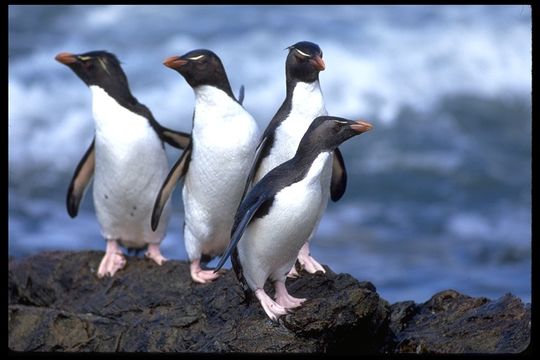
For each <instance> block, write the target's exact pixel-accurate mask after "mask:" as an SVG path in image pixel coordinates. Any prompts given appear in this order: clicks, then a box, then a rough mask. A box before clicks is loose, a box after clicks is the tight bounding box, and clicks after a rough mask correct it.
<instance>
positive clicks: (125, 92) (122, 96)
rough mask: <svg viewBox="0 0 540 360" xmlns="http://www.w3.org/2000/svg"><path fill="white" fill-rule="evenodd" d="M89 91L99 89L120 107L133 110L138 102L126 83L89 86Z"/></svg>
mask: <svg viewBox="0 0 540 360" xmlns="http://www.w3.org/2000/svg"><path fill="white" fill-rule="evenodd" d="M89 87H90V89H93V88H94V89H95V88H97V89H101V90H102V91H104V92H106V93H107V95H109V96H110V97H111V98H113V99H114V100H116V102H117V103H118V104H120V105H121V106H123V107H125V108H127V109H130V110H133V109H134V107H135V106H136V105H137V104H138V103H139V101H138V100H137V99H136V98H135V97H134V96H133V95H132V94H131V91H130V90H129V86H128V85H127V83H123V82H122V83H119V84H118V85H116V86H115V85H111V84H105V85H104V86H101V85H90V86H89Z"/></svg>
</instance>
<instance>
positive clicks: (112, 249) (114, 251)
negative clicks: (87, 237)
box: [97, 240, 126, 278]
mask: <svg viewBox="0 0 540 360" xmlns="http://www.w3.org/2000/svg"><path fill="white" fill-rule="evenodd" d="M125 265H126V259H125V258H124V255H123V254H122V251H121V250H120V248H119V247H118V244H117V243H116V240H108V241H107V250H106V251H105V256H103V259H101V263H100V264H99V269H98V272H97V276H98V277H99V278H102V277H104V276H114V274H115V273H116V272H117V271H118V270H120V269H122V268H123V267H124V266H125Z"/></svg>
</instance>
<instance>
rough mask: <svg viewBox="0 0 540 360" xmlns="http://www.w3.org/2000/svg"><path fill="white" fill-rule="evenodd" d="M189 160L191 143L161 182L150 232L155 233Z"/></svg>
mask: <svg viewBox="0 0 540 360" xmlns="http://www.w3.org/2000/svg"><path fill="white" fill-rule="evenodd" d="M190 160H191V142H190V143H189V144H188V145H187V147H186V149H185V150H184V152H183V153H182V156H180V158H179V159H178V161H177V162H176V164H174V166H173V168H172V169H171V171H170V172H169V175H167V178H166V179H165V181H164V182H163V185H162V186H161V189H160V190H159V193H158V196H157V198H156V202H155V203H154V209H153V211H152V218H151V219H152V220H151V221H152V223H151V225H152V230H154V231H156V229H157V227H158V224H159V219H160V217H161V213H162V212H163V208H164V207H165V204H166V203H167V200H169V197H170V196H171V194H172V192H173V190H174V188H175V187H176V184H177V183H178V181H180V179H181V178H182V177H183V176H184V175H185V174H186V172H187V170H188V167H189V161H190Z"/></svg>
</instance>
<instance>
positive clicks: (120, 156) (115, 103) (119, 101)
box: [56, 51, 189, 277]
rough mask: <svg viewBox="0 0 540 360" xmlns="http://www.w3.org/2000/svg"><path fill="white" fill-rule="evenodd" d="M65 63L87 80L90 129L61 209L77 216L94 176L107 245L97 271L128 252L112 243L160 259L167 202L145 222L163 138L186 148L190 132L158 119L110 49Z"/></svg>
mask: <svg viewBox="0 0 540 360" xmlns="http://www.w3.org/2000/svg"><path fill="white" fill-rule="evenodd" d="M56 60H57V61H59V62H60V63H62V64H64V65H67V66H68V67H69V68H70V69H71V70H73V72H74V73H75V74H76V75H77V76H78V77H79V78H80V79H81V80H82V81H83V82H84V83H85V84H86V85H88V87H89V88H90V90H91V92H92V110H93V116H94V121H95V136H94V139H93V141H92V143H91V144H90V147H89V148H88V150H87V151H86V153H85V154H84V156H83V158H82V160H81V161H80V162H79V165H78V166H77V168H76V170H75V173H74V175H73V178H72V180H71V183H70V185H69V189H68V194H67V210H68V213H69V215H70V216H71V217H75V216H77V213H78V209H79V204H80V202H81V199H82V197H83V195H84V193H85V190H86V188H87V185H88V184H89V182H90V180H91V179H92V177H94V185H93V193H94V194H93V195H94V207H95V210H96V216H97V219H98V222H99V224H100V227H101V233H102V235H103V237H104V238H105V239H106V241H107V250H106V252H105V256H104V257H103V259H102V260H101V263H100V265H99V269H98V272H97V275H98V276H99V277H103V276H106V275H107V276H113V275H114V274H115V273H116V271H118V270H119V269H121V268H123V267H124V265H125V263H126V260H125V258H124V256H123V254H122V251H121V249H120V248H119V247H118V244H120V245H122V246H124V247H127V248H134V249H141V248H145V247H147V248H148V250H147V252H146V256H147V257H149V258H151V259H152V260H154V261H155V262H156V263H158V264H160V265H161V264H162V263H163V261H165V260H166V259H165V258H164V257H163V256H162V255H161V252H160V250H159V245H160V243H161V241H162V240H163V238H164V236H165V232H166V228H167V225H168V222H169V213H170V206H169V205H168V204H167V206H166V210H165V211H164V214H165V215H164V216H163V218H162V220H161V222H160V223H159V226H158V231H156V232H154V231H152V229H151V228H150V215H151V213H152V206H153V204H154V199H155V197H156V195H157V192H158V191H159V188H160V186H161V184H162V183H163V181H164V179H165V176H166V175H167V170H168V164H167V158H166V155H165V150H164V146H163V141H166V142H167V143H168V144H170V145H172V146H174V147H177V148H185V147H186V146H188V144H189V134H185V133H181V132H176V131H173V130H170V129H167V128H165V127H163V126H161V125H160V124H159V123H158V122H157V121H156V120H155V119H154V117H153V116H152V113H151V112H150V110H149V109H148V108H147V107H146V106H144V105H143V104H141V103H139V102H138V101H137V99H136V98H135V97H134V96H133V95H132V94H131V91H130V89H129V85H128V80H127V78H126V75H125V74H124V71H123V70H122V68H121V66H120V62H119V61H118V59H117V58H116V56H115V55H114V54H112V53H109V52H106V51H91V52H87V53H84V54H70V53H65V52H64V53H60V54H58V55H57V56H56Z"/></svg>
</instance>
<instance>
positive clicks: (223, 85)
mask: <svg viewBox="0 0 540 360" xmlns="http://www.w3.org/2000/svg"><path fill="white" fill-rule="evenodd" d="M208 88H214V89H217V90H220V91H222V92H224V93H225V94H227V96H229V97H230V98H231V99H232V100H233V101H237V100H236V98H235V97H234V94H233V92H232V88H231V84H230V83H229V80H228V79H226V78H225V79H220V80H219V81H216V82H215V83H212V84H201V85H197V86H194V87H193V91H194V92H195V96H197V95H198V93H204V92H205V89H208Z"/></svg>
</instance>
